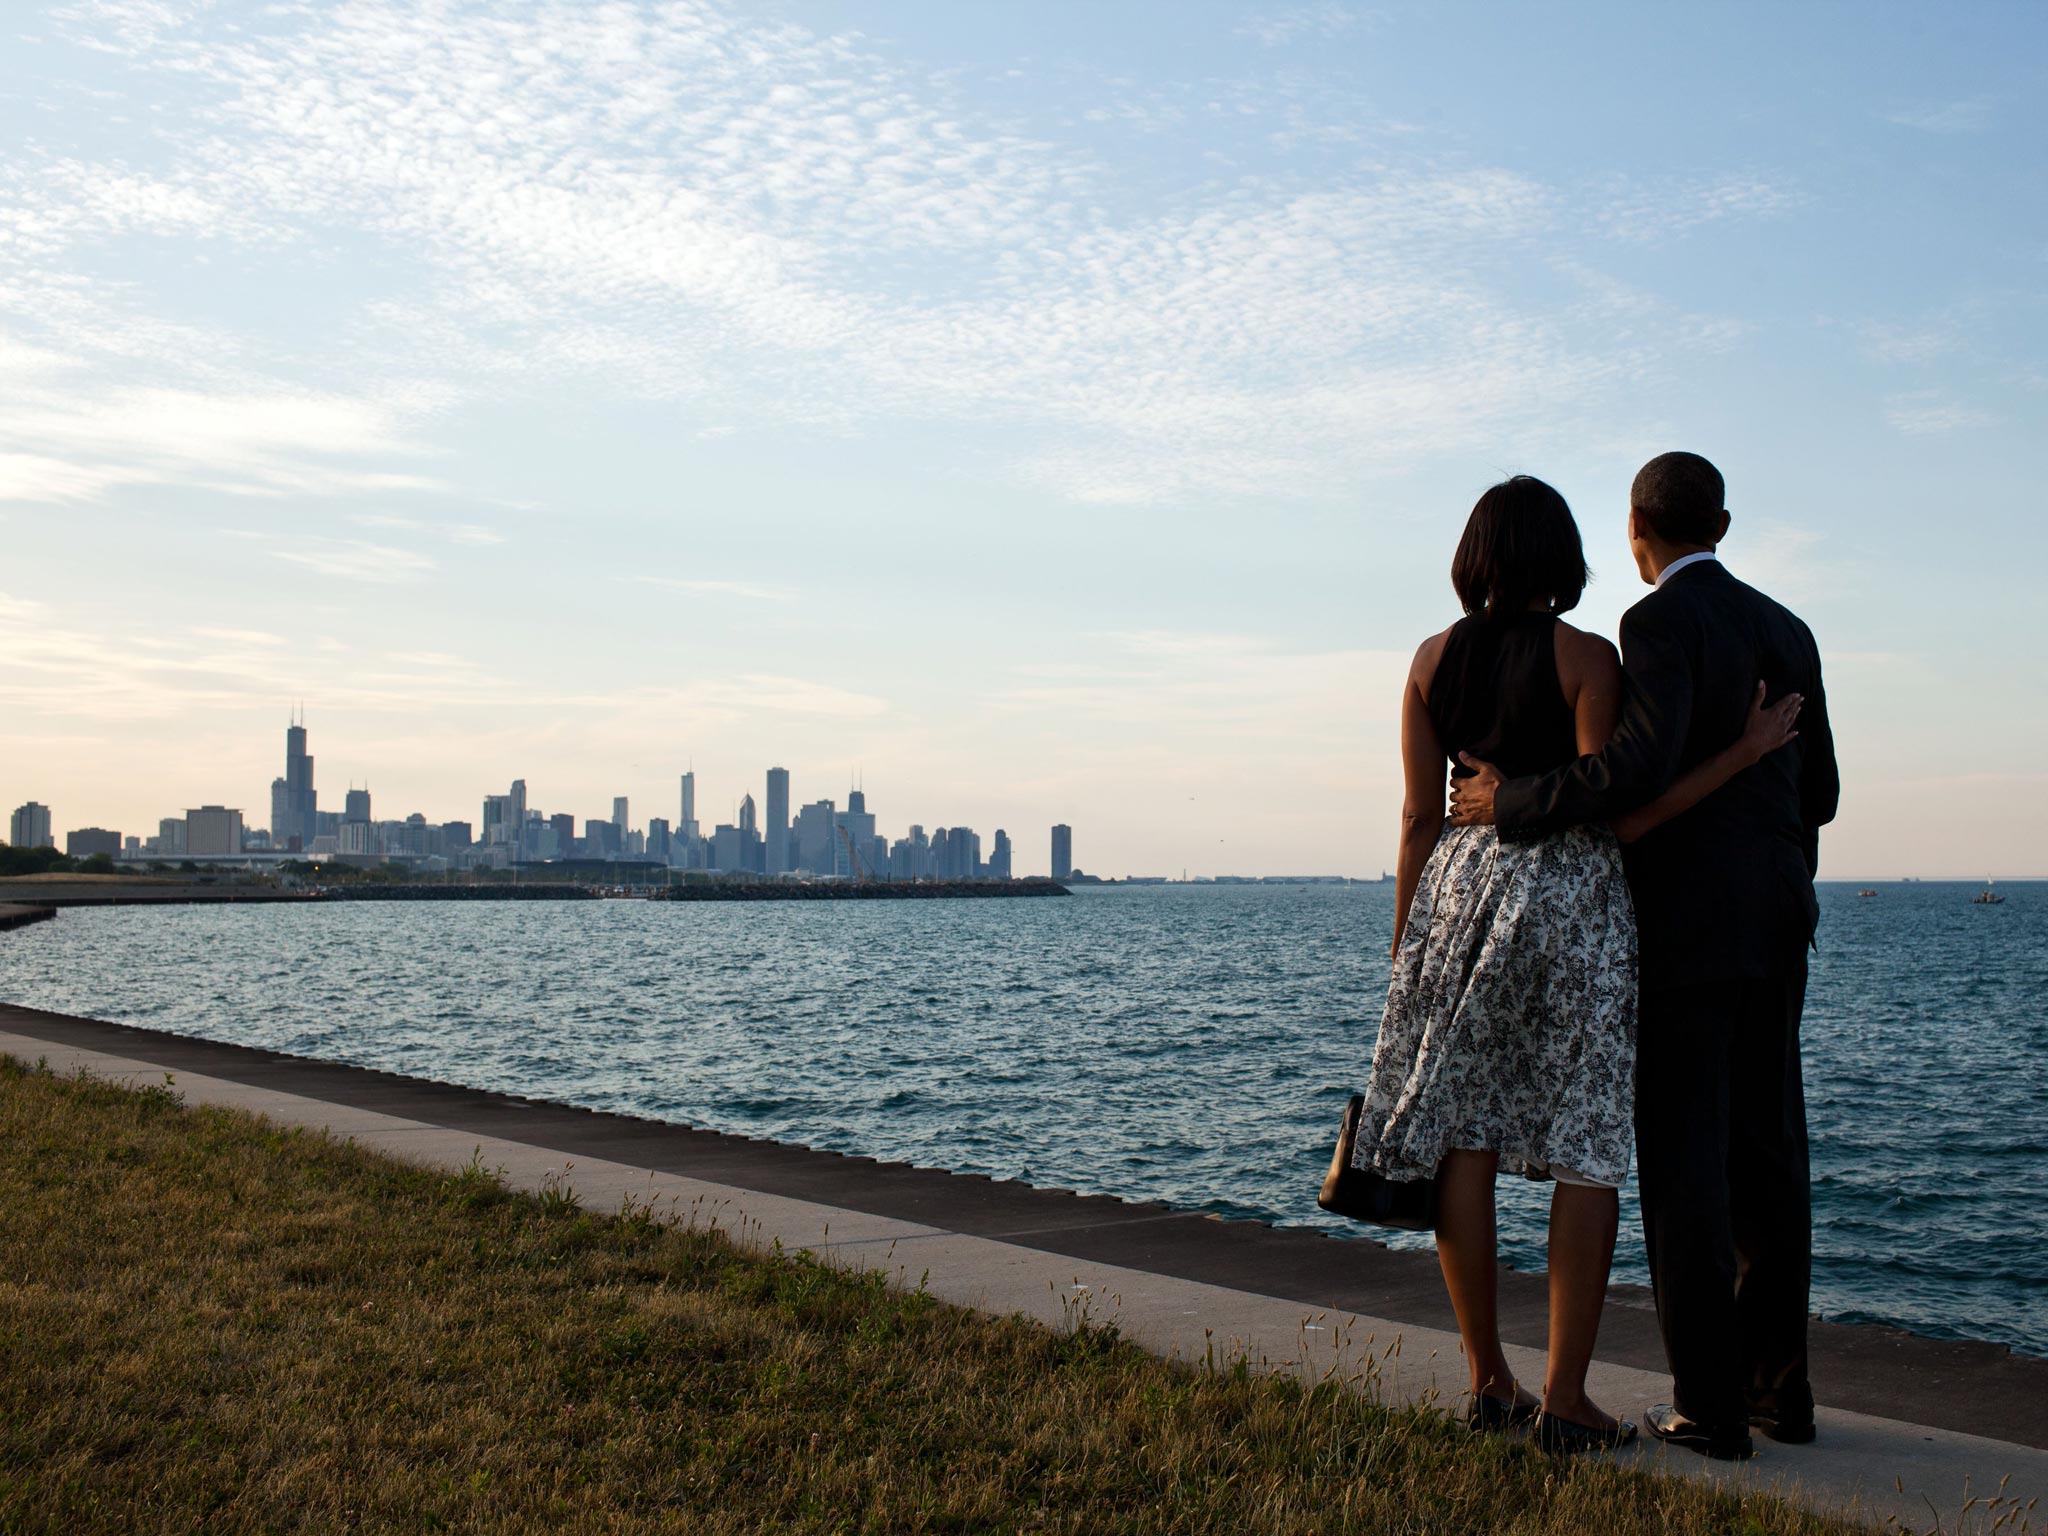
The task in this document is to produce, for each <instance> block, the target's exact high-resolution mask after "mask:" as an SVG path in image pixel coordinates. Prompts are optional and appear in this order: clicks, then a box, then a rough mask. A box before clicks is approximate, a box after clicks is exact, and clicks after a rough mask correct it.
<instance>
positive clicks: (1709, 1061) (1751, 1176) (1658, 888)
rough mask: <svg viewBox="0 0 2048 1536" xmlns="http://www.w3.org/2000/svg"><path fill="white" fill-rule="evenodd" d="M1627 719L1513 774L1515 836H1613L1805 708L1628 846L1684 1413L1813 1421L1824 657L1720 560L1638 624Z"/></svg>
mask: <svg viewBox="0 0 2048 1536" xmlns="http://www.w3.org/2000/svg"><path fill="white" fill-rule="evenodd" d="M1621 656H1622V668H1623V672H1624V674H1625V689H1624V697H1623V701H1622V711H1621V721H1620V724H1619V726H1618V727H1617V729H1616V731H1615V735H1614V739H1613V740H1612V741H1611V742H1610V743H1609V744H1608V745H1607V746H1606V747H1605V748H1604V749H1603V750H1602V751H1600V752H1598V753H1596V754H1594V755H1592V756H1588V757H1581V758H1579V759H1578V760H1577V761H1576V762H1573V763H1570V764H1568V765H1567V766H1565V767H1563V768H1560V769H1557V770H1555V771H1553V772H1551V773H1547V774H1543V775H1540V776H1536V777H1528V778H1520V779H1514V780H1511V781H1509V782H1507V783H1504V784H1502V785H1501V786H1500V788H1499V790H1498V791H1497V792H1496V794H1495V798H1494V819H1495V821H1496V822H1497V823H1498V825H1499V828H1500V831H1501V834H1502V835H1503V836H1504V837H1516V836H1537V835H1541V834H1543V833H1546V832H1552V831H1557V830H1560V829H1562V828H1564V827H1569V826H1575V825H1578V824H1580V823H1584V822H1589V821H1604V820H1607V819H1609V818H1612V817H1614V816H1618V815H1620V814H1622V813H1623V812H1625V811H1628V810H1631V809H1633V808H1634V807H1636V806H1638V805H1642V804H1644V803H1646V802H1648V801H1650V800H1652V799H1655V798H1656V796H1657V795H1658V794H1660V793H1662V791H1663V790H1664V789H1665V788H1667V787H1668V786H1669V785H1670V784H1671V782H1672V781H1673V780H1674V779H1676V778H1678V777H1679V776H1680V775H1682V774H1684V773H1685V772H1687V771H1688V770H1690V769H1691V768H1693V767H1695V766H1696V765H1698V764H1699V763H1701V762H1702V761H1704V760H1705V759H1707V758H1709V757H1712V756H1713V755H1714V754H1715V753H1717V752H1719V751H1720V750H1721V749H1722V748H1724V747H1726V746H1727V745H1729V743H1731V742H1733V741H1734V740H1735V739H1736V737H1737V736H1739V735H1740V734H1741V733H1742V729H1743V725H1744V722H1745V721H1746V719H1747V717H1748V712H1749V707H1750V703H1751V700H1752V698H1753V696H1754V691H1755V688H1756V683H1757V680H1758V679H1762V680H1763V682H1764V683H1765V685H1766V697H1767V699H1770V700H1775V699H1778V698H1780V697H1782V696H1783V695H1784V694H1786V693H1799V694H1802V695H1804V697H1805V700H1806V702H1805V704H1804V705H1803V706H1802V708H1801V710H1800V715H1799V725H1798V730H1799V736H1798V738H1797V739H1796V740H1794V741H1793V742H1791V743H1790V744H1789V745H1787V746H1785V747H1783V748H1781V749H1780V750H1779V751H1777V752H1774V753H1772V754H1771V755H1770V756H1769V757H1767V758H1765V759H1764V760H1763V761H1762V762H1760V763H1758V764H1756V765H1755V766H1754V767H1752V768H1749V769H1747V770H1745V771H1744V772H1742V773H1740V774H1737V775H1736V776H1735V777H1734V778H1733V779H1731V780H1730V781H1729V782H1728V783H1727V784H1725V785H1723V786H1722V787H1721V788H1720V789H1718V790H1716V791H1715V792H1714V793H1713V794H1711V795H1709V796H1708V797H1707V798H1706V799H1704V800H1702V801H1701V802H1700V803H1699V804H1698V805H1696V806H1694V807H1693V808H1692V809H1691V810H1689V811H1687V812H1685V813H1684V814H1683V815H1680V816H1676V817H1673V818H1672V819H1671V820H1670V821H1668V822H1666V823H1664V825H1663V826H1661V827H1659V828H1657V829H1656V830H1655V831H1653V832H1651V833H1650V834H1648V835H1647V836H1646V837H1644V838H1642V839H1641V840H1640V841H1638V842H1637V843H1636V844H1635V845H1634V846H1633V847H1631V848H1630V849H1629V850H1628V856H1627V857H1628V872H1629V889H1630V892H1631V894H1632V895H1633V896H1634V899H1635V904H1636V923H1637V927H1638V929H1639V931H1640V935H1641V950H1642V988H1643V992H1642V1006H1641V1009H1640V1013H1639V1040H1638V1045H1637V1056H1636V1148H1637V1152H1636V1157H1637V1176H1638V1181H1639V1183H1640V1186H1641V1191H1642V1204H1643V1240H1644V1245H1645V1247H1646V1249H1647V1251H1648V1256H1649V1263H1650V1276H1651V1281H1652V1284H1653V1286H1654V1288H1655V1291H1656V1298H1657V1319H1658V1324H1659V1326H1660V1328H1661V1329H1662V1331H1663V1336H1664V1348H1665V1353H1666V1355H1667V1357H1668V1358H1669V1360H1670V1363H1671V1374H1672V1378H1673V1382H1674V1399H1675V1406H1676V1407H1677V1408H1678V1410H1679V1411H1680V1412H1681V1413H1683V1414H1685V1415H1686V1416H1688V1417H1689V1418H1692V1419H1696V1420H1698V1421H1699V1422H1700V1423H1702V1424H1704V1425H1707V1426H1710V1427H1712V1428H1715V1429H1725V1430H1728V1431H1730V1432H1736V1431H1739V1430H1741V1429H1742V1428H1743V1426H1744V1425H1745V1423H1746V1421H1747V1418H1748V1416H1749V1414H1750V1413H1751V1412H1758V1411H1761V1412H1769V1413H1772V1414H1775V1415H1780V1416H1782V1417H1783V1418H1785V1419H1787V1420H1796V1419H1798V1418H1800V1417H1802V1416H1803V1415H1805V1414H1806V1413H1808V1412H1810V1411H1811V1407H1812V1395H1811V1388H1810V1386H1809V1384H1808V1381H1807V1372H1806V1319H1807V1291H1808V1283H1809V1278H1810V1274H1811V1268H1812V1218H1811V1214H1810V1206H1809V1191H1808V1174H1807V1155H1806V1099H1805V1090H1804V1088H1803V1086H1802V1084H1801V1081H1800V1072H1799V1016H1800V1010H1801V1007H1802V1006H1803V1004H1804V1001H1805V995H1806V951H1807V946H1808V945H1809V944H1810V943H1811V942H1812V939H1813V934H1814V927H1815V923H1816V921H1817V919H1818V908H1817V906H1816V904H1815V901H1814V893H1813V876H1814V873H1815V871H1816V869H1817V868H1818V866H1819V846H1820V842H1819V832H1820V828H1821V827H1822V826H1824V825H1825V824H1826V823H1828V822H1829V821H1832V820H1833V819H1834V815H1835V806H1836V802H1837V800H1838V798H1839V794H1840V781H1839V779H1838V777H1837V774H1836V769H1835V749H1834V737H1833V734H1832V733H1831V732H1830V730H1829V728H1828V711H1827V698H1826V695H1825V694H1824V692H1823V691H1822V688H1821V669H1820V652H1819V650H1818V648H1817V647H1816V646H1815V645H1814V641H1813V635H1812V633H1811V632H1810V631H1809V630H1808V629H1807V627H1806V625H1805V624H1803V623H1801V622H1800V620H1799V619H1798V618H1797V617H1796V616H1795V615H1794V614H1792V613H1791V612H1790V611H1789V610H1788V609H1786V608H1784V607H1783V606H1781V605H1780V604H1778V603H1776V602H1773V601H1772V600H1771V599H1770V598H1768V597H1766V596H1765V595H1764V594H1763V593H1761V592H1759V591H1757V590H1756V589H1755V588H1754V587H1751V586H1748V585H1746V584H1745V583H1743V582H1740V581H1738V580H1736V579H1735V577H1733V576H1732V575H1730V574H1729V573H1728V571H1727V569H1726V568H1725V567H1723V566H1722V565H1721V564H1720V563H1719V562H1718V561H1714V560H1705V561H1700V562H1698V563H1696V564H1693V565H1689V566H1687V567H1685V568H1684V569H1683V570H1678V571H1673V572H1671V573H1670V575H1669V577H1668V578H1667V580H1666V581H1665V583H1664V585H1663V586H1662V587H1660V588H1658V590H1657V591H1655V592H1653V593H1652V594H1651V595H1650V596H1648V597H1646V598H1644V599H1643V600H1642V601H1641V602H1640V603H1637V604H1636V605H1635V607H1633V608H1631V609H1630V610H1629V611H1628V614H1627V615H1626V617H1624V618H1623V620H1622V625H1621Z"/></svg>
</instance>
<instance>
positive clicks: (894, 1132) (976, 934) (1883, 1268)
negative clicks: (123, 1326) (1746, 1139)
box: [0, 884, 2048, 1354]
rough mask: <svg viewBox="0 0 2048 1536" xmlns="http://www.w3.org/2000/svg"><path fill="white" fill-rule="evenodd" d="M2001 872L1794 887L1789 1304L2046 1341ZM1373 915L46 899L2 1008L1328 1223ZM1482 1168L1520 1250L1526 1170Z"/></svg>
mask: <svg viewBox="0 0 2048 1536" xmlns="http://www.w3.org/2000/svg"><path fill="white" fill-rule="evenodd" d="M2002 889H2004V890H2005V892H2006V894H2007V897H2008V900H2007V901H2006V902H2005V904H2004V905H2002V906H1996V907H1974V906H1971V905H1970V904H1969V902H1968V897H1969V895H1970V893H1971V890H1972V887H1969V886H1961V885H1947V884H1889V885H1884V886H1881V887H1879V888H1878V891H1879V894H1878V895H1877V896H1875V897H1872V898H1859V897H1857V895H1856V894H1855V891H1854V889H1853V888H1851V887H1845V886H1832V885H1830V886H1824V887H1823V888H1822V896H1821V901H1822V907H1823V910H1824V916H1823V924H1822V933H1821V953H1820V954H1819V956H1818V957H1817V958H1816V960H1815V963H1814V969H1813V981H1812V986H1811V990H1810V993H1809V1001H1808V1007H1807V1014H1806V1029H1805V1036H1804V1048H1805V1061H1806V1072H1807V1085H1808V1100H1809V1110H1810V1116H1811V1124H1812V1131H1813V1168H1814V1212H1815V1222H1816V1227H1815V1239H1814V1241H1815V1268H1814V1305H1815V1307H1816V1309H1817V1310H1818V1311H1820V1312H1821V1313H1822V1314H1823V1315H1825V1316H1827V1317H1830V1318H1834V1319H1839V1320H1843V1321H1869V1320H1876V1321H1883V1322H1889V1323H1895V1324H1898V1325H1900V1326H1903V1327H1906V1328H1910V1329H1913V1330H1915V1331H1917V1332H1922V1333H1928V1334H1934V1335H1939V1336H1947V1337H1956V1336H1961V1337H1973V1338H1983V1339H1992V1340H1997V1341H2001V1342H2004V1343H2008V1344H2011V1345H2013V1346H2014V1347H2015V1348H2019V1349H2023V1350H2027V1351H2029V1352H2032V1353H2035V1354H2048V1001H2044V1000H2048V885H2040V884H2017V885H2013V886H2009V887H2003V888H2002ZM1392 919H1393V888H1392V887H1391V886H1382V885H1367V886H1350V887H1330V886H1256V887H1248V886H1215V887H1209V886H1193V887H1189V886H1169V887H1138V888H1121V889H1093V890H1090V889H1085V888H1084V889H1083V890H1082V891H1081V892H1079V893H1078V894H1077V895H1075V896H1074V897H1073V898H1071V899H1068V900H1018V901H906V902H818V903H813V902H804V903H770V904H752V903H748V904H740V903H708V902H707V903H697V902H692V903H675V904H666V903H646V902H629V901H608V902H541V903H523V902H522V903H492V902H473V903H472V902H462V903H363V904H347V905H334V906H321V907H295V906H251V907H174V908H168V909H157V910H149V909H144V908H132V907H131V908H114V909H106V910H98V911H93V910H77V909H74V910H69V911H65V912H62V913H60V914H59V915H58V918H57V920H56V921H55V922H52V923H43V924H38V925H36V926H34V927H31V928H27V929H23V930H20V931H18V932H15V933H11V934H7V935H5V936H0V998H4V999H6V1000H8V1001H14V1002H20V1003H26V1004H31V1005H34V1006H38V1007H44V1008H52V1009H57V1010H61V1011H64V1012H70V1013H80V1014H87V1015H90V1016H93V1017H98V1018H105V1019H115V1020H119V1021H121V1022H123V1023H129V1024H138V1025H142V1026H145V1027H151V1028H159V1029H166V1030H174V1031H177V1032H180V1033H184V1034H190V1035H198V1036H203V1037H206V1038H209V1039H215V1040H227V1041H234V1042H238V1043H242V1044H248V1045H258V1046H265V1047H269V1048H272V1049H275V1050H281V1051H289V1052H293V1053H297V1054H301V1055H307V1056H318V1057H324V1058H328V1059H331V1060H335V1061H343V1062H350V1063H354V1064H357V1065H361V1066H369V1067H380V1068H384V1069H386V1070H389V1071H394V1072H403V1073H410V1074H414V1075H417V1076H421V1077H430V1078H437V1079H441V1080H443V1081H448V1082H455V1083H463V1084H467V1085H470V1086H473V1087H477V1088H485V1089H495V1090H499V1091H503V1092H512V1093H521V1094H530V1095H533V1096H535V1097H543V1098H550V1099H556V1100H560V1101H563V1102H566V1103H572V1104H581V1105H586V1106H589V1107H591V1108H596V1109H608V1110H619V1111H625V1112H628V1113H632V1114H639V1115H651V1116H656V1117H659V1118H662V1119H669V1120H675V1121H681V1122H687V1123H689V1124H692V1125H699V1126H706V1127H710V1128H713V1129H717V1130H726V1131H739V1132H744V1133H747V1134H749V1135H755V1136H769V1137H774V1138H777V1139H779V1140H784V1141H793V1142H801V1143H805V1144H808V1145H810V1146H815V1147H829V1148H834V1149H837V1150H841V1151H846V1152H861V1153H867V1154H869V1155H872V1156H875V1157H881V1158H893V1159H903V1160H907V1161H911V1162H915V1163H920V1164H924V1165H926V1166H930V1167H940V1168H951V1169H957V1170H962V1171H971V1172H979V1173H987V1174H992V1175H994V1176H996V1177H999V1178H1014V1179H1024V1180H1028V1181H1030V1182H1032V1183H1035V1184H1041V1185H1051V1186H1060V1187H1065V1188H1070V1189H1076V1190H1083V1191H1089V1192H1100V1193H1107V1194H1116V1195H1122V1196H1125V1197H1127V1198H1131V1199H1142V1200H1159V1201H1164V1202H1166V1203H1168V1204H1171V1205H1175V1206H1179V1207H1182V1208H1184V1209H1192V1210H1205V1211H1215V1212H1219V1213H1222V1214H1224V1215H1229V1216H1254V1217H1260V1218H1264V1219H1267V1220H1271V1221H1276V1222H1287V1223H1300V1224H1307V1225H1312V1226H1318V1227H1326V1228H1329V1229H1331V1230H1341V1231H1347V1232H1349V1233H1352V1234H1354V1235H1355V1234H1357V1232H1358V1230H1359V1229H1357V1228H1353V1227H1350V1226H1349V1225H1348V1224H1346V1223H1341V1222H1336V1221H1333V1220H1331V1219H1330V1218H1327V1217H1324V1216H1323V1215H1322V1214H1321V1213H1320V1212H1319V1211H1317V1209H1316V1207H1315V1191H1316V1187H1317V1185H1318V1183H1319V1182H1320V1180H1321V1177H1322V1173H1323V1169H1324V1167H1325V1165H1326V1164H1327V1162H1328V1159H1329V1146H1330V1140H1331V1138H1332V1137H1333V1136H1334V1134H1335V1130H1336V1124H1337V1119H1338V1115H1339V1113H1340V1112H1341V1110H1342V1107H1343V1104H1344V1101H1345V1098H1346V1097H1347V1096H1348V1095H1349V1094H1350V1093H1352V1092H1353V1091H1355V1090H1356V1089H1358V1088H1359V1087H1361V1086H1363V1081H1364V1077H1365V1074H1366V1068H1367V1065H1368V1063H1369V1062H1370V1060H1371V1056H1372V1044H1373V1036H1374V1032H1375V1029H1376V1027H1377V1024H1378V1020H1379V1013H1380V1005H1381V1002H1382V999H1383V997H1384V993H1385V989H1386V983H1387V959H1386V950H1387V944H1388V941H1389V936H1390V934H1391V932H1392ZM1500 1187H1501V1195H1502V1232H1501V1236H1502V1248H1503V1252H1504V1257H1505V1258H1506V1259H1507V1261H1508V1262H1510V1263H1512V1264H1514V1265H1515V1266H1516V1267H1518V1268H1527V1269H1535V1268H1540V1267H1542V1263H1543V1222H1544V1213H1545V1210H1546V1206H1547V1199H1548V1195H1547V1188H1546V1187H1543V1186H1535V1185H1530V1184H1527V1183H1526V1182H1524V1181H1521V1180H1517V1179H1504V1180H1502V1182H1501V1186H1500ZM1623 1202H1624V1208H1623V1226H1622V1243H1621V1249H1620V1252H1619V1253H1618V1255H1617V1259H1616V1274H1617V1278H1620V1279H1625V1280H1636V1281H1641V1280H1643V1279H1644V1271H1643V1265H1642V1248H1641V1241H1640V1238H1639V1236H1638V1234H1637V1228H1636V1225H1635V1221H1636V1217H1635V1208H1634V1196H1633V1190H1632V1189H1628V1190H1624V1192H1623ZM1395 1240H1396V1241H1398V1242H1402V1243H1406V1244H1409V1245H1415V1244H1418V1243H1419V1244H1422V1245H1426V1244H1427V1242H1428V1239H1427V1238H1426V1237H1424V1238H1420V1239H1416V1238H1408V1237H1396V1239H1395Z"/></svg>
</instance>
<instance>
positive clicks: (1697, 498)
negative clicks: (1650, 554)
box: [1628, 453, 1728, 544]
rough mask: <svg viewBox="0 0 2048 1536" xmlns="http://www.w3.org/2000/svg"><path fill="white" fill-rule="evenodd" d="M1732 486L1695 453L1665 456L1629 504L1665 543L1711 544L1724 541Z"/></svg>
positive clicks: (1648, 470)
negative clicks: (1723, 522) (1725, 511)
mask: <svg viewBox="0 0 2048 1536" xmlns="http://www.w3.org/2000/svg"><path fill="white" fill-rule="evenodd" d="M1727 494H1728V487H1727V486H1726V485H1725V484H1724V483H1723V482H1722V479H1721V471H1719V470H1718V469H1716V468H1714V466H1713V465H1711V464H1709V463H1708V462H1707V461H1706V460H1705V459H1703V458H1701V457H1700V456H1699V455H1698V454H1696V453H1660V454H1658V455H1657V457H1656V458H1654V459H1652V460H1650V462H1649V463H1647V464H1645V465H1644V466H1643V467H1642V468H1641V469H1640V470H1638V471H1636V482H1635V484H1634V485H1632V486H1630V487H1629V492H1628V504H1629V505H1630V506H1631V507H1632V508H1634V509H1635V511H1636V512H1637V513H1638V514H1640V515H1641V517H1642V519H1643V522H1644V524H1645V525H1646V526H1647V527H1648V529H1649V531H1650V532H1651V533H1653V534H1655V535H1656V536H1657V537H1658V538H1660V539H1662V540H1663V541H1664V542H1665V543H1666V544H1712V543H1714V542H1715V541H1717V540H1718V539H1719V538H1720V537H1721V512H1722V509H1723V507H1724V506H1725V498H1726V496H1727Z"/></svg>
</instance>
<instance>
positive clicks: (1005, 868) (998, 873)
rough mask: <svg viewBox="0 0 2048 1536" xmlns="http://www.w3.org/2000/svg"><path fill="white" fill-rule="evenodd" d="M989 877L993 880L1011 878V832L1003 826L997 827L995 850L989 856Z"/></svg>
mask: <svg viewBox="0 0 2048 1536" xmlns="http://www.w3.org/2000/svg"><path fill="white" fill-rule="evenodd" d="M988 877H989V879H991V880H1007V879H1009V878H1010V834H1009V833H1007V832H1005V831H1004V830H1003V829H1002V828H1001V827H997V828H996V846H995V850H994V851H993V852H992V853H990V854H989V856H988Z"/></svg>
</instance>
